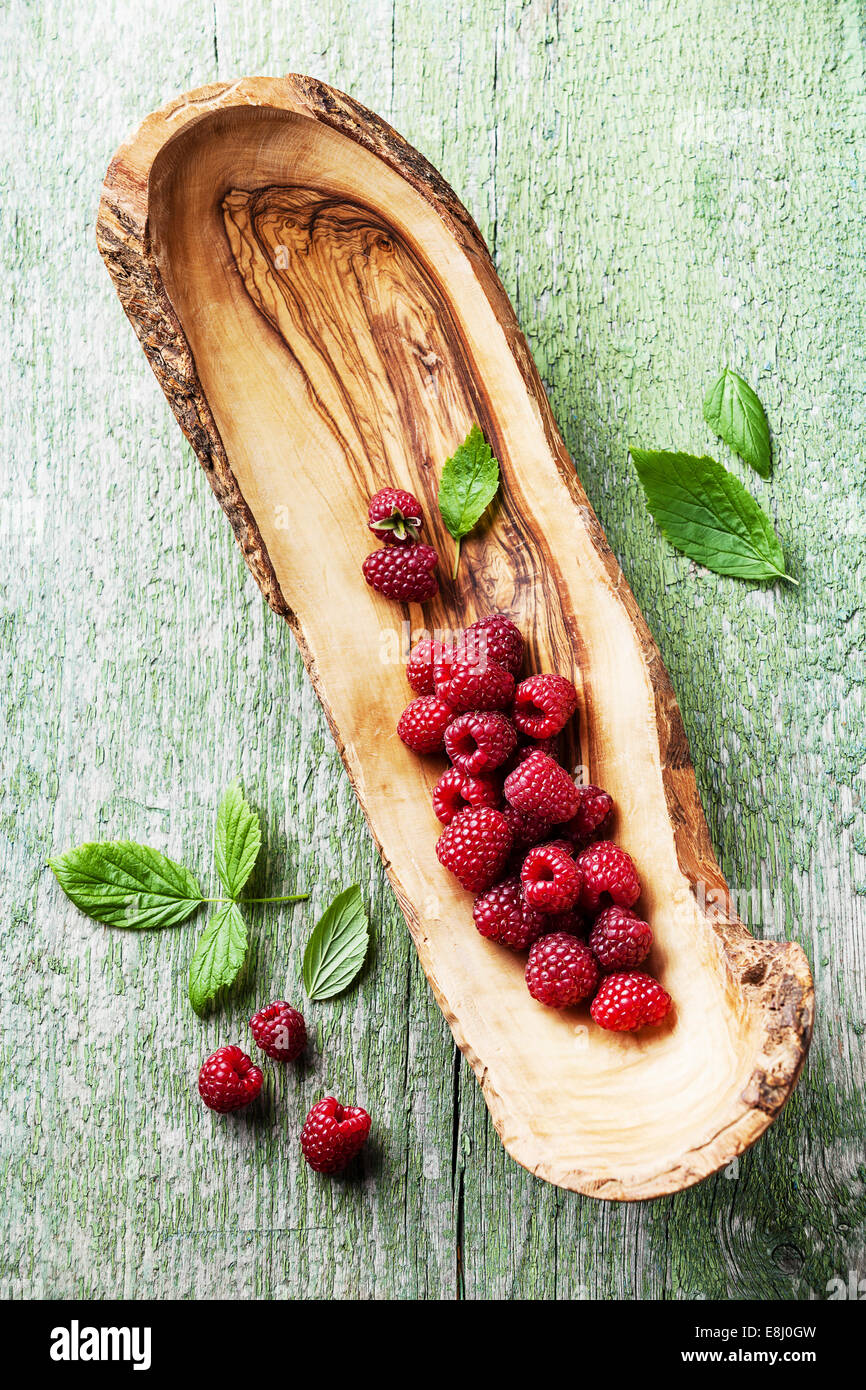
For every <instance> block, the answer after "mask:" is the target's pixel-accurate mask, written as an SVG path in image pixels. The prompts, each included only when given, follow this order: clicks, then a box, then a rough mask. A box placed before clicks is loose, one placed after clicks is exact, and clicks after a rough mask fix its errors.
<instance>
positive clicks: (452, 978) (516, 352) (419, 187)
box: [98, 76, 813, 1199]
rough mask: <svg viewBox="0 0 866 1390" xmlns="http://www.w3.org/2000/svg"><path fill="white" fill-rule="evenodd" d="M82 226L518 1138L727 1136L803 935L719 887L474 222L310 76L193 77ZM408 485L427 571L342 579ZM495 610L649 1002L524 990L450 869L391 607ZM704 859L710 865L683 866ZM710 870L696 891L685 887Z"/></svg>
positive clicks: (600, 1169) (779, 1044) (740, 1135)
mask: <svg viewBox="0 0 866 1390" xmlns="http://www.w3.org/2000/svg"><path fill="white" fill-rule="evenodd" d="M98 240H99V247H100V250H101V252H102V255H103V256H104V258H105V260H106V263H107V265H108V269H109V271H110V273H111V276H112V278H113V280H114V283H115V286H116V288H117V292H118V294H119V295H120V298H121V301H122V303H123V307H124V309H125V310H126V313H127V314H128V316H129V318H130V319H131V321H132V324H133V326H134V328H135V331H136V333H137V334H138V336H139V339H140V340H141V344H142V346H143V348H144V351H145V353H146V355H147V357H148V360H149V361H150V364H151V366H152V367H153V370H154V371H155V373H156V375H157V377H158V379H159V382H160V385H161V386H162V388H163V390H164V391H165V393H166V395H167V397H168V399H169V402H170V403H171V406H172V409H173V410H174V412H175V415H176V416H177V419H178V421H179V423H180V425H181V428H182V429H183V431H184V433H185V434H186V436H187V438H188V439H189V440H190V442H191V444H192V446H193V448H194V449H195V451H196V453H197V455H198V457H199V459H200V461H201V463H202V466H203V467H204V469H205V471H206V472H207V475H208V478H209V479H210V482H211V485H212V486H213V489H214V491H215V492H216V494H217V497H218V498H219V501H220V503H221V505H222V506H223V508H224V509H225V511H226V513H227V515H228V517H229V520H230V521H231V523H232V526H233V528H234V531H235V535H236V536H237V539H238V542H239V544H240V546H241V549H242V551H243V554H244V557H245V559H246V561H247V564H248V565H249V567H250V569H251V570H252V572H253V574H254V575H255V577H256V580H257V581H258V583H259V585H260V587H261V589H262V592H263V593H264V595H265V598H266V599H267V601H268V603H269V604H270V605H271V607H272V608H273V609H275V611H276V612H277V613H280V614H282V615H283V616H284V617H286V618H287V619H288V621H289V622H290V623H291V625H292V628H293V631H294V633H295V635H296V637H297V639H298V642H299V643H300V646H301V650H302V652H303V655H304V660H305V662H306V664H307V669H308V670H309V673H310V677H311V679H312V681H313V684H314V686H315V688H316V691H317V693H318V695H319V698H320V699H321V701H322V704H323V705H324V708H325V711H326V714H327V717H328V720H329V723H330V726H331V729H332V730H333V734H334V737H335V739H336V740H337V744H338V746H339V748H340V752H341V754H342V757H343V761H344V763H345V765H346V768H347V770H348V773H349V776H350V778H351V779H352V783H353V785H354V787H355V790H356V792H357V795H358V798H359V800H360V802H361V805H362V806H363V808H364V811H365V813H366V815H367V818H368V821H369V824H370V829H371V831H372V833H373V835H374V836H375V839H376V841H377V843H378V845H379V847H380V850H381V853H382V856H383V859H384V862H385V864H386V866H387V869H388V874H389V877H390V879H391V882H392V884H393V886H394V889H395V891H396V893H397V896H398V898H399V900H400V904H401V906H402V908H403V911H404V913H405V916H406V921H407V923H408V925H409V930H410V931H411V933H412V936H413V938H414V940H415V944H416V946H417V948H418V953H419V955H420V957H421V961H422V963H423V966H424V969H425V971H426V972H427V976H428V978H429V980H430V984H431V986H432V988H433V990H434V992H435V995H436V998H437V1000H438V1001H439V1004H440V1007H441V1008H442V1011H443V1013H444V1014H445V1017H446V1018H447V1020H448V1022H449V1024H450V1026H451V1029H452V1031H453V1033H454V1037H455V1038H456V1040H457V1043H458V1045H459V1046H460V1048H461V1049H462V1051H463V1052H464V1053H465V1055H466V1057H467V1058H468V1060H469V1062H470V1064H471V1066H472V1068H473V1070H474V1071H475V1073H476V1075H477V1077H478V1079H479V1082H480V1084H481V1087H482V1090H483V1092H484V1096H485V1098H486V1101H487V1104H488V1106H489V1108H490V1112H491V1114H492V1116H493V1121H494V1123H495V1125H496V1128H497V1130H498V1131H499V1133H500V1135H501V1137H502V1141H503V1143H504V1145H505V1147H506V1149H507V1150H508V1152H509V1153H510V1154H511V1155H512V1156H513V1157H514V1158H515V1159H517V1161H518V1162H520V1163H522V1164H524V1165H525V1166H526V1167H527V1168H529V1169H530V1170H531V1171H532V1172H533V1173H536V1174H538V1176H539V1177H542V1178H545V1179H547V1180H548V1181H549V1182H553V1183H558V1184H559V1185H561V1186H563V1187H568V1188H573V1189H575V1190H577V1191H579V1192H584V1193H589V1194H591V1195H593V1196H598V1197H607V1198H618V1199H632V1198H643V1197H654V1196H658V1195H661V1194H665V1193H671V1192H674V1191H676V1190H678V1189H680V1188H683V1187H687V1186H688V1185H689V1184H691V1183H694V1182H697V1181H698V1180H699V1179H700V1178H703V1177H705V1176H706V1175H707V1174H708V1173H712V1172H713V1171H714V1170H716V1169H718V1168H719V1167H720V1166H722V1165H724V1164H727V1163H728V1162H729V1161H730V1160H731V1159H732V1158H733V1157H734V1156H735V1155H737V1154H739V1153H741V1152H742V1150H743V1149H745V1148H746V1147H747V1146H748V1145H749V1144H751V1143H752V1142H753V1141H754V1140H755V1139H756V1138H757V1137H758V1135H760V1134H761V1133H762V1131H763V1130H764V1129H766V1127H767V1125H768V1124H769V1123H770V1121H771V1120H772V1119H773V1117H774V1116H775V1115H776V1114H778V1112H779V1110H780V1108H781V1107H782V1105H783V1104H784V1102H785V1100H786V1099H787V1097H788V1095H789V1093H790V1091H791V1089H792V1087H793V1085H794V1083H795V1081H796V1079H797V1076H798V1073H799V1071H800V1068H801V1066H802V1064H803V1060H804V1057H805V1054H806V1049H807V1047H808V1041H809V1036H810V1028H811V1020H812V1002H813V1001H812V980H811V976H810V973H809V967H808V964H807V962H806V959H805V956H804V955H803V952H802V951H801V949H800V947H799V946H797V945H794V944H789V943H776V942H758V941H755V940H754V939H753V938H752V937H751V936H750V935H749V934H748V932H747V931H746V930H745V928H744V927H743V926H742V925H741V923H740V922H738V921H737V920H736V919H735V918H733V917H732V916H729V915H728V914H727V889H726V887H725V884H724V881H723V879H722V877H721V873H720V871H719V869H718V867H717V865H716V863H715V860H714V858H713V853H712V849H711V846H710V842H709V837H708V834H707V828H706V824H705V821H704V816H703V813H702V810H701V807H700V804H699V802H698V797H697V792H696V788H695V779H694V774H693V771H692V767H691V764H690V761H689V753H688V748H687V745H686V739H685V736H684V732H683V726H682V722H681V719H680V714H679V711H678V709H677V705H676V701H675V699H674V695H673V691H672V689H671V685H670V682H669V680H668V677H667V674H666V672H665V670H664V667H663V666H662V663H661V660H660V657H659V653H658V651H657V649H656V647H655V644H654V643H653V640H652V638H651V636H650V634H649V632H648V630H647V628H646V625H645V623H644V620H643V618H642V617H641V615H640V613H639V612H638V609H637V607H636V605H635V601H634V598H633V597H632V594H631V592H630V590H629V588H628V585H627V584H626V582H625V580H624V578H623V575H622V573H621V571H620V569H619V566H618V565H617V562H616V560H615V558H614V556H613V555H612V553H611V551H610V549H609V547H608V545H607V543H606V541H605V538H604V535H603V534H602V532H601V529H600V527H599V524H598V522H597V520H596V518H595V516H594V514H593V512H592V510H591V508H590V506H589V504H588V502H587V499H586V497H585V495H584V493H583V491H582V489H581V487H580V484H579V483H578V481H577V478H576V477H575V473H574V468H573V466H572V464H571V461H570V459H569V457H568V454H567V453H566V450H565V446H564V444H563V442H562V440H561V439H560V436H559V433H558V431H557V428H556V425H555V424H554V421H553V418H552V416H551V412H550V407H549V405H548V402H547V400H546V398H545V395H544V391H543V389H542V386H541V382H540V380H539V378H538V374H537V372H536V370H535V367H534V365H533V362H532V359H531V357H530V355H529V351H528V349H527V346H526V343H525V341H524V339H523V337H522V335H521V332H520V329H519V328H518V325H517V322H516V319H515V317H514V313H513V311H512V309H511V306H510V304H509V302H508V300H507V298H506V296H505V292H504V290H503V288H502V286H501V284H500V283H499V280H498V279H497V277H496V272H495V271H494V269H493V265H492V262H491V260H490V257H489V254H488V252H487V249H486V247H485V245H484V242H483V241H482V239H481V236H480V234H479V232H478V230H477V228H476V227H475V225H474V223H473V222H472V220H471V218H470V217H469V216H468V214H467V213H466V212H465V210H464V209H463V208H462V207H461V206H460V203H459V202H458V200H457V198H456V197H455V195H454V193H453V192H452V191H451V189H450V188H449V187H448V186H447V185H446V184H445V183H444V182H443V180H442V179H441V177H440V176H439V175H438V174H437V173H436V171H435V170H434V169H432V168H431V167H430V165H429V164H428V163H427V162H426V161H425V160H424V159H423V158H422V157H421V156H420V155H419V154H417V153H416V151H414V150H413V149H411V148H410V147H409V146H408V145H407V144H406V143H405V142H404V141H403V140H402V139H401V138H400V136H399V135H397V134H396V132H395V131H393V130H392V129H390V127H388V126H387V125H385V124H384V123H383V122H382V121H381V120H379V118H378V117H376V116H375V115H373V114H372V113H371V112H370V111H367V110H365V109H364V108H363V107H360V106H358V105H357V104H356V103H355V102H353V101H351V100H350V99H349V98H348V97H346V96H343V95H342V94H341V93H339V92H336V91H334V90H332V89H331V88H329V87H326V86H324V85H322V84H321V83H319V82H315V81H313V80H311V79H310V78H306V77H297V76H293V77H287V78H282V79H278V80H277V79H269V78H247V79H243V80H241V81H238V82H234V83H232V84H230V85H229V84H224V85H217V86H212V87H205V88H202V89H201V90H199V91H196V92H192V93H190V94H189V95H188V96H184V97H180V98H178V99H177V100H176V101H173V102H172V103H171V104H170V105H168V106H166V107H165V108H164V109H163V110H162V111H159V112H157V113H156V114H155V115H152V116H150V117H148V119H147V120H146V121H145V122H144V124H143V125H142V126H141V128H140V130H139V131H138V132H137V134H136V135H135V136H134V137H133V139H132V140H131V141H130V142H129V144H127V145H124V146H123V147H122V148H121V149H120V150H119V152H118V154H117V156H116V157H115V159H114V160H113V161H112V164H111V167H110V169H109V171H108V175H107V178H106V182H105V187H104V192H103V197H102V203H101V206H100V210H99V225H98ZM473 421H477V422H478V423H479V424H480V425H481V427H482V429H483V430H484V432H485V434H486V436H487V438H488V440H489V441H490V443H491V444H492V446H493V450H494V452H495V454H496V456H497V457H498V459H499V461H500V464H501V467H502V476H503V486H502V493H501V502H500V503H499V504H498V506H497V507H496V508H495V509H494V512H493V515H492V516H491V517H490V519H489V522H488V523H487V525H486V527H485V528H484V529H482V530H481V531H479V532H478V533H477V534H476V535H474V536H473V537H471V538H470V539H469V540H468V541H466V542H465V543H464V551H463V560H462V562H461V566H460V576H459V580H458V581H457V582H456V583H452V582H451V581H450V580H449V579H448V578H447V577H445V576H447V570H448V558H449V557H450V555H451V553H452V552H451V544H452V543H451V541H450V539H449V538H448V537H447V536H446V535H445V534H444V532H443V531H441V530H437V529H436V528H437V526H438V512H437V508H436V501H435V498H436V489H437V480H438V475H439V471H440V469H441V466H442V463H443V462H444V460H445V458H446V457H447V456H448V455H449V454H451V453H452V452H453V450H454V447H455V446H456V444H457V443H458V442H459V441H460V440H462V439H463V437H464V436H465V434H466V433H467V430H468V428H469V426H470V425H471V424H472V422H473ZM386 484H396V485H399V486H402V487H408V488H409V489H410V490H411V491H412V492H414V493H416V494H417V495H418V496H419V497H420V498H421V499H422V501H423V502H424V503H425V504H426V515H427V519H428V522H427V531H426V534H425V539H428V540H430V542H431V544H434V545H436V546H437V548H438V549H439V550H440V553H441V554H442V556H443V560H444V563H443V566H442V569H443V572H444V574H443V588H442V592H441V594H440V597H439V598H438V599H437V600H436V601H435V602H433V603H431V604H429V605H425V607H424V609H423V610H422V609H420V608H412V609H411V610H410V609H402V608H400V607H399V606H397V605H394V604H392V603H389V602H388V601H387V600H385V599H382V598H380V597H379V596H378V595H375V594H373V593H372V591H371V590H369V589H368V588H367V586H366V585H365V584H364V581H363V578H362V575H361V562H362V560H363V559H364V556H365V555H366V554H367V552H368V551H369V550H371V549H373V548H374V547H373V543H372V542H371V537H370V534H369V532H368V531H367V529H366V526H365V516H366V502H367V499H368V497H369V496H370V494H371V493H373V492H374V491H375V490H376V489H377V488H379V487H382V486H384V485H386ZM497 610H501V611H503V612H506V613H508V614H509V615H510V616H512V617H513V618H514V620H515V621H516V622H517V623H518V625H519V626H520V627H521V629H522V631H523V632H524V634H525V635H526V637H527V639H528V646H529V663H530V667H531V669H534V670H555V671H560V672H562V673H563V674H564V675H567V676H570V677H571V678H572V679H574V681H575V683H576V684H577V686H578V689H579V690H580V692H581V704H580V710H579V748H575V750H574V751H575V754H576V760H578V761H581V762H582V763H584V764H585V765H586V766H587V767H588V769H589V773H590V776H591V780H593V781H595V782H599V783H601V784H602V785H603V786H605V787H607V788H608V789H609V790H610V791H611V793H612V794H613V796H614V797H615V798H616V802H617V805H618V808H619V810H618V821H617V824H616V826H615V828H614V832H613V833H614V836H615V838H616V839H617V840H619V841H620V843H622V844H623V845H624V846H625V847H626V848H627V849H628V850H629V851H630V853H631V854H632V855H633V857H634V859H635V861H636V863H637V866H638V869H639V871H640V875H641V879H642V881H643V885H644V892H643V897H642V900H641V902H642V907H643V908H644V909H645V912H644V915H645V916H647V917H648V919H649V921H650V922H651V924H652V927H653V931H654V932H655V938H656V945H655V947H654V949H653V954H652V957H651V959H650V962H649V968H650V969H652V971H653V972H654V973H657V974H658V975H660V977H661V979H662V980H663V982H664V984H665V986H666V987H667V989H668V990H669V991H670V993H671V994H672V996H673V998H674V1001H675V1014H674V1015H673V1016H672V1017H671V1019H669V1020H668V1021H667V1022H666V1024H665V1025H663V1026H662V1027H661V1028H659V1029H647V1030H644V1031H643V1032H641V1033H638V1034H626V1035H621V1034H612V1033H605V1032H603V1031H602V1030H601V1029H599V1028H597V1027H595V1025H593V1024H592V1023H591V1022H590V1020H589V1015H588V1011H587V1010H585V1009H583V1010H569V1011H566V1012H564V1013H558V1012H556V1011H552V1010H547V1009H545V1008H543V1007H542V1006H541V1005H539V1004H537V1003H535V1002H534V1000H533V999H532V998H531V997H530V995H529V994H528V992H527V990H526V987H525V985H524V980H523V969H524V958H523V957H522V956H518V955H514V954H512V953H510V952H509V951H507V950H504V949H502V948H500V947H497V946H495V945H493V944H491V943H489V942H487V941H485V940H483V939H482V938H481V937H480V936H479V935H478V934H477V933H476V931H475V930H474V927H473V923H472V916H471V907H472V900H471V898H470V896H469V895H468V894H465V893H464V892H463V891H462V890H461V889H460V888H459V887H458V886H457V885H456V884H455V882H454V881H453V880H452V879H451V878H450V876H449V875H448V874H447V873H446V872H445V870H444V869H442V868H440V866H439V864H438V862H437V860H436V856H435V853H434V844H435V840H436V837H437V834H438V832H439V829H440V827H439V825H438V822H437V821H436V819H435V817H434V815H433V812H432V810H431V808H430V790H431V788H432V786H433V784H434V782H435V780H436V777H437V776H438V774H439V772H440V770H441V767H442V766H443V763H442V762H440V760H438V759H432V760H423V759H419V758H417V757H416V756H414V755H413V754H412V753H410V752H409V751H408V750H407V749H406V748H404V747H403V745H402V744H401V743H400V741H399V740H398V739H397V737H396V734H395V732H394V730H395V726H396V723H397V719H398V717H399V714H400V712H401V709H402V708H403V706H404V705H405V704H406V703H407V702H408V700H409V698H410V696H411V692H410V691H409V689H408V686H407V685H406V682H405V679H404V673H403V671H402V669H401V667H400V666H399V664H396V653H397V650H398V646H399V641H400V625H401V623H402V621H403V620H411V623H412V626H413V630H417V629H419V628H423V627H426V628H428V629H434V628H445V629H452V628H459V627H462V626H464V625H465V624H466V623H468V622H470V621H472V620H474V619H475V618H476V617H479V616H482V615H483V614H486V613H490V612H493V611H497ZM701 885H703V887H701ZM707 898H709V900H710V901H712V902H713V903H714V911H708V910H706V909H705V908H704V907H703V906H702V903H703V902H704V901H705V900H706V899H707Z"/></svg>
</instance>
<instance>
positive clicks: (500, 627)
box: [460, 613, 523, 676]
mask: <svg viewBox="0 0 866 1390" xmlns="http://www.w3.org/2000/svg"><path fill="white" fill-rule="evenodd" d="M460 647H461V654H462V655H463V656H464V657H465V658H466V659H467V660H474V661H475V662H478V661H479V660H480V661H484V659H485V658H486V660H488V661H494V662H496V664H497V666H504V667H505V670H506V671H509V672H510V673H511V675H512V676H516V675H517V672H518V671H519V670H520V666H521V663H522V661H523V636H522V634H521V632H520V629H519V628H517V627H515V626H514V623H513V622H512V621H511V619H510V618H506V617H504V616H503V614H502V613H491V614H490V616H489V617H487V618H479V619H478V621H477V622H475V623H472V625H471V626H470V627H467V629H466V631H465V632H464V633H463V637H462V640H461V643H460Z"/></svg>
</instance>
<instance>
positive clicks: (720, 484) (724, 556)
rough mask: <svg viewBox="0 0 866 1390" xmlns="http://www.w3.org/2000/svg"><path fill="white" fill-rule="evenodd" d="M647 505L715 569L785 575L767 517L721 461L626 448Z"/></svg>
mask: <svg viewBox="0 0 866 1390" xmlns="http://www.w3.org/2000/svg"><path fill="white" fill-rule="evenodd" d="M629 452H630V453H631V456H632V459H633V461H634V466H635V468H636V470H637V475H638V477H639V478H640V480H641V484H642V485H643V490H644V492H645V493H646V499H647V505H648V506H649V509H650V512H651V513H652V515H653V517H654V518H655V520H656V522H657V523H658V525H659V528H660V529H661V531H662V532H663V534H664V535H665V536H667V538H668V540H669V541H670V542H671V545H674V546H676V548H677V550H681V551H682V552H683V554H684V555H688V556H689V558H690V559H692V560H697V562H698V564H701V565H706V567H707V569H711V570H714V571H715V573H716V574H728V575H733V576H735V577H736V578H737V579H786V580H787V581H788V583H790V584H796V583H797V581H796V579H792V578H791V576H790V574H788V573H786V570H785V557H784V555H783V554H782V547H781V545H780V544H779V539H778V537H777V535H776V533H775V531H774V530H773V527H772V525H771V524H770V521H769V518H768V517H767V516H766V514H765V513H764V512H763V511H762V509H761V508H760V507H759V506H758V503H757V502H756V501H755V499H754V497H752V495H751V493H749V492H747V491H746V489H745V488H744V487H743V485H742V483H741V482H739V480H738V479H737V478H735V477H734V475H733V474H732V473H729V472H728V470H727V469H726V468H724V467H723V466H722V465H721V464H720V463H717V462H716V460H715V459H711V458H706V457H704V458H695V457H694V456H693V455H691V454H679V453H655V452H652V451H651V450H648V449H631V450H630V451H629Z"/></svg>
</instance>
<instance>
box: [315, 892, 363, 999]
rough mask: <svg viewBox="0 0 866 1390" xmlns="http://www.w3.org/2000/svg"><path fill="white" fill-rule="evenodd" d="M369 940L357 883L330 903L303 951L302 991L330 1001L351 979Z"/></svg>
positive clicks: (359, 967)
mask: <svg viewBox="0 0 866 1390" xmlns="http://www.w3.org/2000/svg"><path fill="white" fill-rule="evenodd" d="M369 940H370V924H369V922H368V921H367V914H366V912H365V911H364V903H363V901H362V898H361V890H360V888H359V887H358V885H357V883H355V884H353V885H352V887H351V888H346V889H345V890H344V892H342V893H340V895H339V897H336V898H335V899H334V901H333V902H332V903H331V906H330V907H329V908H328V909H327V911H326V912H325V913H324V914H323V916H322V917H321V918H320V919H319V921H318V922H317V923H316V926H315V927H314V928H313V932H312V935H311V937H310V939H309V941H308V942H307V949H306V950H305V951H304V972H303V973H304V989H305V990H306V991H307V994H308V995H309V996H310V998H311V999H332V998H333V996H334V995H335V994H342V992H343V990H344V989H348V988H349V985H350V984H351V983H352V981H353V980H354V979H355V976H356V975H357V974H358V971H359V970H360V969H361V966H362V965H363V964H364V958H365V956H366V954H367V946H368V944H369Z"/></svg>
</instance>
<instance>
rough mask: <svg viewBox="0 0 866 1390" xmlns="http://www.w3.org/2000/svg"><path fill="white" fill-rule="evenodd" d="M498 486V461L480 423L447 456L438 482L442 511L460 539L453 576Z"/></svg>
mask: <svg viewBox="0 0 866 1390" xmlns="http://www.w3.org/2000/svg"><path fill="white" fill-rule="evenodd" d="M498 489H499V464H498V463H497V461H496V459H495V458H494V457H493V451H492V450H491V448H490V445H489V444H488V443H487V440H486V439H485V438H484V435H483V434H482V433H481V430H480V428H479V427H478V425H473V426H472V428H471V430H470V431H469V433H468V434H467V436H466V438H465V439H464V441H463V443H462V444H461V445H460V447H459V449H457V450H456V451H455V452H454V454H453V456H452V457H451V458H450V459H446V461H445V466H444V468H443V469H442V478H441V480H440V482H439V510H440V512H441V513H442V520H443V521H444V522H445V525H446V526H447V528H448V530H449V531H450V533H451V535H452V536H453V537H454V539H455V541H456V542H457V553H456V555H455V557H454V570H453V576H454V578H456V577H457V566H458V564H459V563H460V542H461V540H462V539H463V537H464V536H468V534H469V532H470V531H471V530H472V529H473V527H475V526H477V524H478V522H479V521H480V520H481V517H482V516H483V515H484V512H485V511H486V510H487V508H488V507H489V505H490V503H491V502H492V501H493V499H494V497H495V496H496V493H497V491H498Z"/></svg>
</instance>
